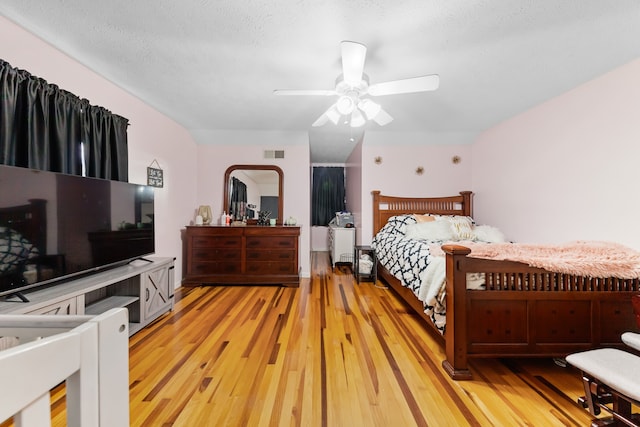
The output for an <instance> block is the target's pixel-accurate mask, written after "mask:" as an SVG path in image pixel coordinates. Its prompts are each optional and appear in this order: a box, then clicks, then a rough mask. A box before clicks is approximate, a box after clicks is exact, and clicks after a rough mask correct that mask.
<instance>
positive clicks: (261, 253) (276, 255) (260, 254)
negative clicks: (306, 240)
mask: <svg viewBox="0 0 640 427" xmlns="http://www.w3.org/2000/svg"><path fill="white" fill-rule="evenodd" d="M296 258H297V254H296V251H293V250H290V249H271V250H262V249H247V261H288V262H291V261H293V260H295V259H296Z"/></svg>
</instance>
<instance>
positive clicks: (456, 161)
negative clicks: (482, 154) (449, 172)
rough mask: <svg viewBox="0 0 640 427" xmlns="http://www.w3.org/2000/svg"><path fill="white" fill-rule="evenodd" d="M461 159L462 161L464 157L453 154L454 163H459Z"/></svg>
mask: <svg viewBox="0 0 640 427" xmlns="http://www.w3.org/2000/svg"><path fill="white" fill-rule="evenodd" d="M461 161H462V159H461V158H460V156H453V157H452V158H451V162H452V163H453V164H454V165H457V164H458V163H460V162H461Z"/></svg>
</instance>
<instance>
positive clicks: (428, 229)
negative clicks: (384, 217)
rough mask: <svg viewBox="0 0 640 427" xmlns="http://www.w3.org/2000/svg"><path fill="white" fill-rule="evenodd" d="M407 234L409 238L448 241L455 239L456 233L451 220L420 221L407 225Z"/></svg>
mask: <svg viewBox="0 0 640 427" xmlns="http://www.w3.org/2000/svg"><path fill="white" fill-rule="evenodd" d="M405 236H406V237H407V238H409V239H417V240H431V241H447V240H454V238H455V234H454V230H453V227H451V223H450V222H449V221H431V222H419V223H417V224H409V225H407V231H406V234H405Z"/></svg>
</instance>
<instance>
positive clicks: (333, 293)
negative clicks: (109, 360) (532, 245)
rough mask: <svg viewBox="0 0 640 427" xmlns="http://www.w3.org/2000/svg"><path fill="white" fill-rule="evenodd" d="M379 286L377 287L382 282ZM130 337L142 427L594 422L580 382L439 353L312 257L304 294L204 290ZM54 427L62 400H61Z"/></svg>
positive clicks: (402, 317) (384, 306)
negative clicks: (460, 367) (448, 367)
mask: <svg viewBox="0 0 640 427" xmlns="http://www.w3.org/2000/svg"><path fill="white" fill-rule="evenodd" d="M378 285H381V283H380V282H379V283H378ZM179 295H180V299H179V300H178V301H177V303H176V306H175V310H174V311H173V312H172V313H171V314H168V315H165V316H164V317H162V318H161V319H160V320H159V321H157V322H155V323H154V324H152V325H151V326H149V327H148V328H146V329H144V330H143V331H141V332H139V333H137V334H136V335H135V336H133V337H132V338H131V340H130V400H131V408H130V410H131V424H132V425H134V426H277V425H278V426H279V425H282V426H427V425H430V426H465V425H471V426H517V425H528V426H587V425H589V422H590V416H589V414H588V413H587V412H586V411H585V410H584V409H582V408H581V407H579V406H578V405H577V403H575V402H576V399H577V397H578V396H579V395H581V394H582V385H581V382H580V377H579V374H578V372H577V371H576V370H574V369H572V368H561V367H558V366H556V365H555V364H554V363H553V361H552V360H548V359H537V360H531V359H529V360H507V361H500V360H476V361H473V362H472V363H471V368H472V372H473V375H474V380H472V381H463V382H455V381H452V380H450V379H449V377H448V376H447V375H446V374H445V373H444V371H443V370H442V368H441V366H440V363H441V361H442V360H443V358H444V350H443V347H442V344H441V342H440V341H439V340H437V339H435V337H434V335H432V333H431V331H430V330H427V329H426V328H425V327H424V326H423V325H422V324H421V323H420V319H419V318H418V317H417V316H415V315H414V314H412V313H411V311H410V310H409V309H407V308H406V307H405V306H404V305H403V304H402V303H401V302H400V301H399V300H398V299H397V298H396V296H395V295H394V294H393V292H392V291H391V290H387V289H382V288H381V287H377V286H375V285H374V284H372V283H370V282H361V283H360V284H356V283H355V282H354V280H353V277H352V276H351V271H350V269H349V267H346V266H339V267H336V268H335V270H334V271H332V269H331V267H330V264H329V260H328V255H327V253H324V252H317V253H314V254H313V259H312V277H311V279H310V280H309V279H305V280H302V282H301V286H300V288H281V287H271V286H265V287H262V286H252V287H231V286H229V287H223V286H217V287H198V288H190V289H185V290H183V291H181V292H179ZM53 405H54V411H55V413H56V418H55V420H54V421H55V424H57V425H62V419H63V415H64V414H63V407H64V397H63V391H61V390H58V391H57V393H55V394H54V395H53Z"/></svg>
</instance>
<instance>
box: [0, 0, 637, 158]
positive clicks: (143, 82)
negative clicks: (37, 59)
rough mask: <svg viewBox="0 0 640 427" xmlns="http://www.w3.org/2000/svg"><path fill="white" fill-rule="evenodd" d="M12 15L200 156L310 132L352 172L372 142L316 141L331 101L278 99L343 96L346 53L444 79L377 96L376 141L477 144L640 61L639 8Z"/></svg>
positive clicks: (126, 6) (512, 0)
mask: <svg viewBox="0 0 640 427" xmlns="http://www.w3.org/2000/svg"><path fill="white" fill-rule="evenodd" d="M0 13H2V14H3V15H4V16H5V17H7V18H8V19H10V20H12V21H14V22H16V23H18V24H19V25H21V26H23V27H24V28H26V29H27V30H29V31H31V32H32V33H34V34H36V35H38V36H40V37H42V38H43V39H45V40H47V42H49V43H50V44H52V45H53V46H55V47H57V48H58V49H60V50H62V51H63V52H65V53H67V54H68V55H69V56H71V57H73V58H75V59H76V60H78V61H79V62H81V63H83V64H85V65H86V66H88V67H89V68H91V69H93V70H94V71H96V72H97V73H99V74H101V75H103V76H105V77H106V78H108V79H109V80H111V81H112V82H114V83H116V84H117V85H119V86H120V87H122V88H124V89H126V90H127V91H129V92H130V93H132V94H134V95H136V96H137V97H139V98H141V99H142V100H144V101H146V102H147V103H148V104H150V105H152V106H154V107H155V108H156V109H158V110H160V111H162V112H163V113H165V114H166V115H168V116H170V117H172V118H173V119H175V120H176V121H177V122H179V123H181V124H182V125H183V126H185V127H186V128H187V129H189V130H190V131H192V134H193V135H194V138H195V139H196V141H197V142H198V143H210V142H211V138H207V132H208V131H210V130H215V129H232V130H233V129H261V130H297V131H309V132H310V133H309V136H310V143H311V151H312V161H316V162H339V161H342V160H344V154H345V153H348V151H349V150H350V147H351V146H352V145H350V144H353V143H349V141H348V139H349V137H350V136H354V137H356V138H357V137H359V134H357V133H356V134H350V128H349V127H348V126H345V125H337V126H335V125H333V124H331V123H328V124H327V125H325V126H324V127H323V128H311V123H313V122H314V121H315V120H316V119H317V118H318V117H319V116H320V114H322V112H324V111H325V110H326V109H327V108H328V107H329V106H330V105H331V103H332V102H333V99H332V98H327V97H276V96H274V95H273V94H272V91H273V89H333V87H334V82H335V79H336V77H337V76H338V75H339V74H340V72H341V65H340V41H342V40H354V41H358V42H361V43H363V44H365V45H367V47H368V52H367V60H366V63H365V72H366V73H367V74H368V75H369V77H370V80H371V83H376V82H381V81H387V80H394V79H399V78H407V77H414V76H419V75H425V74H434V73H436V74H439V75H440V88H439V89H438V90H437V91H435V92H425V93H417V94H403V95H391V96H385V97H378V98H377V99H376V101H378V102H380V103H381V104H382V105H383V108H384V109H385V110H386V111H387V112H388V113H389V114H391V115H392V116H393V117H394V119H395V120H394V121H393V122H392V123H391V124H389V125H387V126H385V127H384V128H380V127H379V126H377V125H376V124H372V123H370V124H367V125H366V126H365V128H364V130H365V131H366V130H367V129H371V130H378V129H381V130H384V131H390V132H398V131H426V132H432V133H441V132H456V133H465V132H467V133H468V134H469V135H475V134H477V133H478V132H481V131H483V130H485V129H487V128H489V127H491V126H493V125H495V124H497V123H499V122H500V121H502V120H504V119H506V118H508V117H511V116H513V115H515V114H518V113H519V112H522V111H524V110H526V109H527V108H529V107H531V106H533V105H536V104H538V103H540V102H543V101H545V100H547V99H549V98H552V97H554V96H556V95H559V94H561V93H563V92H565V91H567V90H569V89H571V88H573V87H575V86H577V85H579V84H581V83H584V82H586V81H588V80H590V79H592V78H594V77H597V76H599V75H601V74H603V73H605V72H606V71H608V70H611V69H613V68H615V67H618V66H620V65H623V64H625V63H627V62H629V61H631V60H633V59H636V58H638V57H640V42H639V41H640V2H639V1H637V0H615V1H602V0H535V1H533V0H528V1H524V0H487V1H481V0H478V1H469V0H446V1H445V0H406V1H402V0H394V1H391V0H388V1H386V0H377V1H371V0H325V1H318V0H297V1H294V0H288V1H285V0H215V1H214V0H211V1H206V0H180V1H174V0H171V1H169V0H136V1H131V0H109V1H104V0H55V1H46V2H45V1H42V0H2V1H1V2H0ZM1 56H2V55H1V53H0V57H1ZM345 149H346V151H345Z"/></svg>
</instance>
